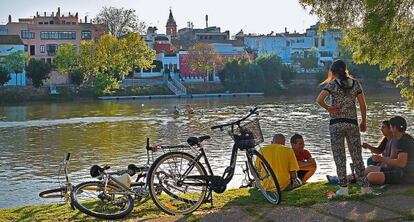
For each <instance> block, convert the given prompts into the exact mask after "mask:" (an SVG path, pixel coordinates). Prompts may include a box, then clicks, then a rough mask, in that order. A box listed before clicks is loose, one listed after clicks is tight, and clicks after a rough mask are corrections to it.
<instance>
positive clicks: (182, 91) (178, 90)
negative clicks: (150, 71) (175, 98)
mask: <svg viewBox="0 0 414 222" xmlns="http://www.w3.org/2000/svg"><path fill="white" fill-rule="evenodd" d="M167 87H168V88H169V89H170V90H171V91H172V92H173V93H174V94H175V95H187V89H186V88H185V86H184V85H183V84H181V83H180V82H178V81H177V80H175V79H173V80H172V81H168V83H167Z"/></svg>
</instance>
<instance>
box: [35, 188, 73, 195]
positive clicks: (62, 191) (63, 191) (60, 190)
mask: <svg viewBox="0 0 414 222" xmlns="http://www.w3.org/2000/svg"><path fill="white" fill-rule="evenodd" d="M66 192H67V188H66V187H61V188H56V189H50V190H45V191H42V192H40V193H39V197H41V198H64V197H65V194H66Z"/></svg>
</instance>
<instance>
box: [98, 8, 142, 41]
mask: <svg viewBox="0 0 414 222" xmlns="http://www.w3.org/2000/svg"><path fill="white" fill-rule="evenodd" d="M94 22H95V23H98V24H105V25H107V27H108V30H109V32H110V33H111V34H112V35H114V36H115V37H117V38H120V37H122V36H124V35H126V34H128V33H131V32H138V33H141V34H142V33H144V32H145V23H144V22H141V21H139V18H138V16H137V15H136V14H135V9H124V8H115V7H103V8H102V9H101V11H100V12H99V13H98V15H97V16H96V17H95V19H94Z"/></svg>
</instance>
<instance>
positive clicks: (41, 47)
mask: <svg viewBox="0 0 414 222" xmlns="http://www.w3.org/2000/svg"><path fill="white" fill-rule="evenodd" d="M45 51H46V50H45V45H40V53H45Z"/></svg>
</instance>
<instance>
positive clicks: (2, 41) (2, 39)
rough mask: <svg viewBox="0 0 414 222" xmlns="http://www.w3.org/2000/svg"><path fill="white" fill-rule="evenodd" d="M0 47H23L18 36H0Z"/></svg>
mask: <svg viewBox="0 0 414 222" xmlns="http://www.w3.org/2000/svg"><path fill="white" fill-rule="evenodd" d="M0 45H23V42H22V40H21V39H20V36H18V35H0Z"/></svg>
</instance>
